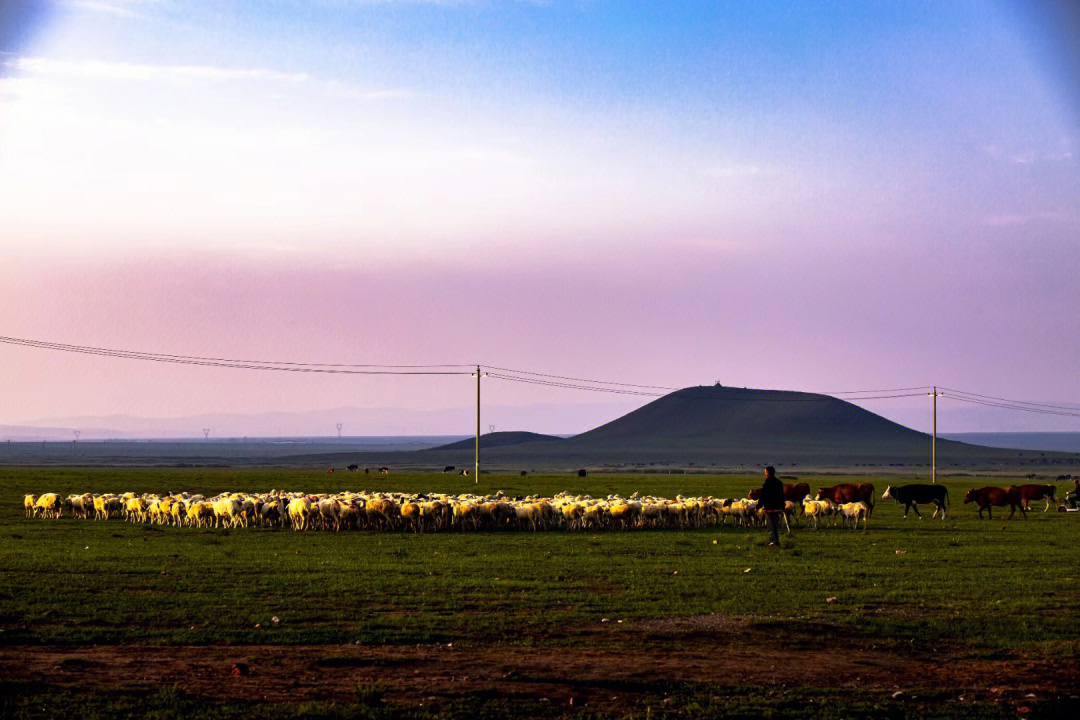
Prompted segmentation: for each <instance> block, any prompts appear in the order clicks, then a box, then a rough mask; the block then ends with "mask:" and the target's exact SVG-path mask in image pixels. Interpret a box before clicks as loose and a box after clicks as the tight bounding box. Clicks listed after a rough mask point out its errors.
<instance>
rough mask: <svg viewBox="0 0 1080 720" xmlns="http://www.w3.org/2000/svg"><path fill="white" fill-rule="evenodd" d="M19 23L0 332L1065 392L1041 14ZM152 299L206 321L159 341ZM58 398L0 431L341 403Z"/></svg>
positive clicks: (805, 7)
mask: <svg viewBox="0 0 1080 720" xmlns="http://www.w3.org/2000/svg"><path fill="white" fill-rule="evenodd" d="M31 5H36V6H38V7H40V8H43V9H44V12H42V13H41V15H40V19H41V22H39V23H37V27H36V28H35V31H34V32H33V33H27V34H20V35H19V36H16V35H15V34H12V33H10V32H5V33H4V34H2V35H0V51H2V52H3V53H4V54H3V55H0V64H2V65H0V226H3V227H4V228H5V233H4V235H3V237H2V238H0V256H2V259H3V261H4V262H3V266H2V268H3V269H2V270H0V273H3V276H2V277H0V279H3V280H4V281H5V282H4V283H2V286H3V287H5V288H6V291H5V294H4V295H3V297H0V300H2V301H3V303H2V305H0V306H2V307H5V308H7V310H5V313H6V314H5V315H4V316H3V317H2V318H0V321H2V323H0V324H3V325H4V326H5V327H6V328H9V329H8V330H7V333H8V334H10V335H23V336H27V337H42V338H46V339H57V340H62V341H70V342H86V343H87V344H98V345H104V346H110V345H112V346H119V347H146V346H150V349H159V350H162V351H165V352H169V351H176V352H190V353H192V354H202V353H204V352H209V353H212V354H217V355H226V356H227V355H239V356H252V355H253V354H255V355H258V354H259V353H262V354H264V355H271V356H275V357H281V356H282V355H286V356H293V357H299V358H301V359H307V358H309V357H311V356H312V353H314V354H316V355H320V356H321V355H322V354H323V353H326V354H329V355H335V356H336V355H341V356H342V357H343V358H344V359H348V360H353V361H356V362H362V361H367V360H370V361H374V362H394V361H419V362H427V361H435V362H439V361H443V360H446V358H443V357H442V354H443V353H444V352H447V354H453V355H454V359H451V360H450V361H454V362H456V361H458V359H457V358H458V357H459V355H460V354H461V353H459V352H458V351H457V350H456V348H462V347H463V348H469V351H468V352H467V353H464V354H466V355H468V356H469V357H468V358H467V361H472V360H473V357H472V356H473V355H474V354H479V355H481V356H482V358H481V359H482V360H484V361H486V362H491V363H493V364H503V365H509V366H513V367H523V368H527V369H539V370H544V371H551V372H556V373H564V374H570V375H584V376H598V377H605V378H607V377H611V378H613V379H627V380H630V381H645V382H657V383H661V384H674V385H682V384H692V383H696V382H711V381H712V380H714V379H716V378H717V377H721V378H725V379H727V380H728V381H729V382H730V384H738V385H744V384H745V385H759V386H765V387H795V388H804V389H827V388H836V387H851V388H852V389H856V388H859V387H877V386H883V387H890V386H893V385H909V384H925V383H932V382H939V383H940V384H947V385H949V384H951V385H952V386H954V387H961V388H965V389H971V390H974V391H985V392H989V393H991V394H995V393H997V394H1003V395H1006V396H1020V397H1026V398H1031V399H1040V400H1065V401H1071V400H1078V399H1080V387H1078V386H1077V379H1076V376H1075V372H1074V368H1075V359H1076V357H1077V356H1078V355H1080V325H1078V323H1080V319H1078V318H1080V313H1078V312H1077V309H1078V308H1077V305H1078V301H1077V294H1076V291H1075V287H1076V280H1075V269H1076V267H1077V266H1078V265H1080V262H1077V261H1078V259H1080V248H1078V238H1080V211H1078V210H1077V208H1078V207H1080V165H1078V142H1080V105H1078V104H1077V97H1076V92H1075V83H1074V82H1070V80H1069V78H1074V77H1075V75H1074V74H1071V73H1072V70H1073V68H1074V67H1075V62H1074V61H1075V52H1072V51H1071V50H1069V47H1070V42H1071V43H1072V46H1075V38H1074V36H1073V35H1072V34H1071V33H1072V32H1073V29H1074V28H1075V27H1076V24H1075V22H1074V21H1075V19H1076V18H1075V16H1076V13H1069V12H1068V11H1067V10H1062V9H1061V8H1062V7H1064V6H1061V5H1059V4H1056V3H1053V2H1046V3H1036V4H1031V3H1008V2H950V3H929V2H928V3H906V2H889V3H876V2H866V3H822V2H815V3H768V2H730V3H729V2H725V3H704V2H694V3H630V2H544V3H528V2H494V1H492V2H392V1H387V2H349V1H348V0H341V1H329V0H328V1H327V2H311V3H300V2H275V3H255V2H250V3H243V2H237V3H209V2H207V3H185V2H178V1H173V0H81V1H71V2H56V3H28V4H26V5H25V6H23V7H25V8H29V7H30V6H31ZM12 17H13V16H12ZM9 25H11V26H13V23H9ZM1070 53H1072V54H1070ZM133 268H137V270H134V269H133ZM59 278H62V279H63V281H62V282H58V279H59ZM211 278H212V281H210V280H208V279H211ZM106 284H107V287H108V291H107V292H101V291H100V288H101V287H103V286H105V285H106ZM163 288H167V294H168V296H169V297H171V298H173V299H174V300H176V301H177V302H178V303H180V304H181V305H182V304H183V298H192V297H199V298H204V299H205V302H207V303H209V304H210V305H211V306H213V307H215V308H219V309H220V310H219V311H218V312H215V313H212V314H210V315H209V316H207V317H206V319H205V321H204V324H201V325H200V324H199V323H193V321H192V320H191V319H190V318H188V317H186V316H184V315H183V314H182V313H181V312H180V311H178V310H174V309H172V308H171V307H169V306H163V305H162V301H161V296H162V294H163V290H162V289H163ZM27 307H29V308H31V309H30V310H26V308H27ZM147 307H152V308H156V309H157V310H158V312H157V315H156V316H155V315H154V314H153V313H142V312H138V311H134V310H133V309H136V308H147ZM238 307H243V308H245V312H244V314H243V315H242V316H241V315H240V314H238V312H237V311H234V310H233V308H238ZM328 307H334V308H336V309H334V310H332V311H330V310H328V309H327V308H328ZM13 308H18V310H15V309H13ZM65 308H74V310H65ZM373 308H377V312H373ZM478 315H479V316H481V319H478V320H473V319H471V318H473V317H475V316H478ZM283 316H287V317H288V318H289V320H288V322H286V323H282V322H281V318H282V317H283ZM240 325H242V326H243V328H244V329H242V330H238V326H240ZM354 330H355V333H354V332H353V331H354ZM350 334H355V335H356V337H348V335H350ZM371 337H378V338H379V341H378V343H376V344H373V343H372V342H371V341H370V338H371ZM567 347H577V348H587V349H588V351H587V352H583V353H567V352H565V348H567ZM769 347H779V348H783V349H784V350H783V352H776V353H771V354H769V355H768V357H767V358H765V359H763V357H762V353H763V350H762V349H763V348H769ZM433 348H435V349H436V350H437V352H436V354H438V355H439V357H429V356H430V355H431V354H432V352H433ZM448 348H454V349H455V351H454V352H452V353H449V352H448V351H447V349H448ZM474 348H477V349H480V350H479V351H474V350H473V349H474ZM0 352H3V353H4V355H3V356H2V357H0V359H2V360H3V361H4V362H5V363H7V366H8V367H15V368H21V369H23V370H25V372H27V373H35V372H36V373H39V374H40V373H44V372H46V370H39V369H36V368H38V365H37V364H36V361H35V359H34V357H33V356H27V355H26V351H25V350H21V351H16V350H2V351H0ZM373 355H377V357H374V356H373ZM673 358H675V360H673ZM58 362H59V361H58ZM71 362H72V363H75V361H71ZM81 362H85V361H81ZM61 365H62V363H61ZM59 367H60V366H50V368H49V369H48V372H52V373H55V372H57V371H58V368H59ZM64 367H67V368H68V369H69V370H70V372H71V373H73V374H74V375H75V376H78V375H79V373H80V372H83V371H82V370H80V368H84V367H85V366H80V365H78V364H72V365H70V366H64ZM95 372H96V373H99V374H97V375H95V377H97V378H98V385H99V386H100V388H101V389H100V391H98V392H95V393H90V394H73V393H71V392H68V391H65V388H63V387H62V386H59V387H56V389H55V390H53V391H50V392H48V393H45V394H40V393H37V394H35V393H33V392H30V391H29V390H27V391H26V392H24V393H23V394H22V395H21V396H20V397H19V399H18V401H17V402H16V403H15V405H16V410H17V411H16V412H14V413H13V418H14V417H18V418H28V417H35V416H36V417H45V416H53V417H55V416H58V415H63V414H102V413H103V412H104V411H106V410H107V411H112V412H126V413H132V414H140V413H141V414H147V415H158V416H161V415H170V414H172V415H176V414H184V413H196V412H204V411H260V410H265V409H286V410H306V409H311V408H316V407H335V406H338V405H340V402H338V395H337V393H338V391H337V390H335V389H334V388H332V387H330V386H328V385H325V384H324V385H319V384H317V383H316V384H310V383H307V384H305V383H299V382H298V384H296V385H293V386H291V387H292V389H291V390H289V391H288V393H287V397H284V398H283V395H282V391H281V390H280V387H279V386H277V385H273V384H261V383H264V382H268V381H261V380H244V381H242V382H240V383H237V382H236V379H235V378H233V377H230V376H229V375H228V374H227V373H226V374H225V375H220V374H217V375H215V374H206V373H205V371H204V372H203V374H202V375H200V374H198V373H196V374H194V375H191V374H183V373H181V374H180V375H177V376H175V377H172V376H169V378H167V379H164V380H163V379H162V376H161V375H156V374H155V373H156V372H160V371H157V370H154V371H151V370H133V369H132V368H130V367H120V368H113V369H110V368H108V367H102V368H100V369H98V370H95ZM42 377H44V376H42ZM121 383H127V384H132V383H134V385H133V386H132V387H126V388H123V390H122V391H121V390H120V389H118V385H119V384H121ZM194 385H205V386H206V387H208V388H211V389H213V391H211V392H208V393H207V394H206V395H205V396H193V395H192V394H191V393H190V388H191V387H192V386H194ZM67 390H70V388H68V389H67ZM432 396H433V389H432V388H431V387H428V386H426V385H424V384H423V383H418V384H416V385H415V386H414V389H409V388H408V387H397V386H392V385H384V386H378V387H374V386H373V387H365V388H363V392H361V393H359V395H358V397H357V401H356V402H357V403H360V404H363V403H367V404H371V405H395V406H402V405H404V406H410V407H411V406H413V405H416V406H419V405H422V404H423V403H425V402H427V401H429V400H430V398H431V397H432ZM455 398H456V395H454V396H447V397H446V398H445V399H443V400H440V402H442V403H443V404H454V403H456V402H457V400H456V399H455ZM581 399H582V398H580V397H577V396H575V397H568V398H565V399H564V398H562V397H561V396H560V397H554V396H551V395H550V393H546V394H545V393H541V392H540V391H538V390H536V389H533V388H528V387H523V388H508V389H506V390H505V392H504V396H503V397H501V398H499V400H500V401H503V402H505V403H507V404H514V403H534V402H576V401H580V400H581ZM215 403H217V404H222V405H225V407H219V406H217V405H215ZM283 403H284V406H282V404H283ZM919 412H920V413H921V412H922V411H921V409H920V410H919ZM1054 427H1060V425H1055V426H1054ZM983 429H985V428H983ZM1003 429H1007V428H1003Z"/></svg>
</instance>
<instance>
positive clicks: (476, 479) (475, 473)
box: [473, 365, 480, 485]
mask: <svg viewBox="0 0 1080 720" xmlns="http://www.w3.org/2000/svg"><path fill="white" fill-rule="evenodd" d="M473 482H474V483H476V484H477V485H479V484H480V366H479V365H477V366H476V465H475V466H474V467H473Z"/></svg>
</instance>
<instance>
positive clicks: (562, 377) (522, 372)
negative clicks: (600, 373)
mask: <svg viewBox="0 0 1080 720" xmlns="http://www.w3.org/2000/svg"><path fill="white" fill-rule="evenodd" d="M485 367H487V368H489V369H491V370H502V371H503V372H509V373H514V374H516V375H531V376H535V377H541V378H554V379H556V380H569V381H572V382H579V383H592V384H593V385H617V386H620V387H630V388H642V389H648V390H678V389H679V388H677V387H669V386H667V385H636V384H634V383H624V382H611V381H607V380H586V379H585V378H575V377H566V376H565V375H552V374H550V373H538V372H530V371H528V370H514V369H513V368H504V367H496V366H495V365H486V366H485Z"/></svg>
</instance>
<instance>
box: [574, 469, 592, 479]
mask: <svg viewBox="0 0 1080 720" xmlns="http://www.w3.org/2000/svg"><path fill="white" fill-rule="evenodd" d="M588 474H589V471H588V470H586V469H585V468H581V469H580V470H578V471H577V476H578V477H585V476H586V475H588Z"/></svg>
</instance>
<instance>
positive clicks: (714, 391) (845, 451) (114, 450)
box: [0, 385, 1080, 469]
mask: <svg viewBox="0 0 1080 720" xmlns="http://www.w3.org/2000/svg"><path fill="white" fill-rule="evenodd" d="M589 408H590V411H591V413H592V416H595V415H597V414H599V413H598V411H597V408H596V406H589ZM548 410H550V408H543V409H542V410H537V406H531V407H528V408H510V407H502V408H498V407H496V408H486V409H485V411H484V412H485V417H487V418H494V417H499V416H500V413H507V415H506V416H507V417H513V418H515V422H514V424H515V425H516V424H524V423H525V422H527V418H528V417H529V413H530V412H547V411H548ZM409 412H410V411H361V410H355V409H353V410H348V409H339V410H337V411H320V412H319V413H311V414H308V415H291V414H287V413H280V414H271V415H267V416H258V417H260V418H261V419H262V422H263V425H262V426H261V427H262V428H263V429H264V431H265V430H267V429H269V428H271V427H278V428H279V432H278V433H276V435H277V436H278V437H281V438H289V437H290V436H295V435H301V434H302V433H290V432H288V430H289V429H290V428H292V427H293V425H291V423H296V422H312V421H313V420H318V421H319V422H321V423H323V424H324V425H325V424H327V422H326V421H327V418H330V417H339V418H344V419H343V420H340V422H342V423H343V432H345V433H346V434H348V435H354V434H357V433H356V431H355V430H354V428H355V427H357V426H360V427H362V428H363V427H366V426H365V425H364V423H368V422H370V423H376V427H377V428H378V429H381V430H382V431H383V432H382V433H381V434H382V435H384V436H385V435H386V434H387V433H386V432H385V431H386V429H387V422H386V421H387V420H388V418H389V417H395V418H396V419H398V420H402V419H406V417H405V416H404V415H401V414H396V415H395V414H394V413H409ZM387 413H390V414H389V415H388V414H387ZM455 413H460V415H461V417H460V418H456V421H455V424H456V425H457V426H458V427H461V428H462V430H464V432H460V433H459V434H458V436H457V437H459V438H460V437H461V436H462V435H465V434H466V433H467V432H469V431H470V430H471V429H472V428H473V427H475V417H474V416H472V415H471V413H469V412H468V411H464V410H462V411H457V410H451V411H432V412H430V413H415V412H412V413H411V416H409V417H408V418H407V419H408V420H409V423H408V424H406V425H405V426H404V427H403V433H402V435H405V434H406V432H405V431H404V430H405V429H406V428H407V429H408V430H409V431H411V432H408V433H407V434H409V435H421V434H422V433H418V432H416V431H415V428H417V427H427V426H426V425H425V423H442V422H445V421H446V419H447V416H448V415H447V414H449V415H454V414H455ZM213 418H214V419H216V420H217V421H218V422H220V423H226V426H227V423H229V422H238V423H239V422H243V423H244V427H245V428H246V429H247V431H248V433H250V434H251V435H252V437H251V439H250V440H248V439H245V441H244V442H243V443H242V446H241V445H240V444H236V443H234V442H231V441H229V440H227V439H225V438H222V437H221V434H222V433H221V429H220V428H221V425H214V424H212V423H211V421H210V420H211V418H210V417H209V416H208V417H206V418H186V419H183V421H175V420H173V421H154V420H146V421H142V420H139V419H134V418H115V417H113V418H80V419H78V420H80V421H85V422H80V424H79V426H80V427H83V428H86V429H84V430H83V434H82V437H81V442H80V443H79V444H78V447H73V448H70V449H66V450H65V449H64V448H63V447H61V446H60V444H59V443H58V444H57V447H56V448H53V449H51V450H50V449H48V448H45V447H40V448H32V447H28V446H25V444H23V445H24V447H22V448H20V447H18V446H17V445H13V446H11V447H5V448H3V450H2V451H0V461H4V462H20V463H27V462H34V458H36V457H38V456H41V457H42V458H45V457H46V456H47V457H48V458H49V461H50V462H56V463H60V462H70V459H71V457H74V454H75V453H76V450H77V451H78V455H79V457H80V458H81V460H82V461H87V462H90V461H91V460H92V459H94V461H100V462H105V461H108V460H110V459H111V460H114V461H120V462H122V461H125V459H126V460H130V461H135V460H137V459H138V461H140V462H141V461H142V459H146V458H152V457H154V453H155V452H157V453H159V455H161V456H162V457H167V458H172V459H177V460H181V459H182V460H184V461H187V460H197V459H198V458H202V459H203V461H207V462H209V461H212V460H213V459H219V460H222V461H228V462H230V463H235V462H244V463H258V462H261V461H265V460H268V459H269V458H273V459H274V462H277V463H283V464H297V465H308V464H315V465H345V464H348V463H351V462H362V463H367V462H372V463H374V462H377V463H379V464H394V465H397V466H399V467H418V468H420V467H437V468H441V467H442V466H443V465H444V464H462V465H466V464H469V462H470V461H471V460H472V453H473V450H474V447H475V440H474V439H473V438H466V439H463V440H459V441H456V442H451V443H449V444H446V439H440V438H432V437H430V436H435V435H439V434H440V433H439V432H436V431H431V432H428V433H426V435H427V436H429V437H428V438H426V439H421V438H416V441H415V442H397V443H395V442H387V441H386V439H385V437H384V438H383V439H371V438H369V439H364V438H356V437H352V438H349V437H346V438H343V439H341V440H339V439H338V438H336V437H333V434H332V433H325V432H324V433H323V438H322V439H321V440H318V439H311V440H310V441H300V442H293V441H291V440H290V441H288V442H267V441H258V440H257V439H256V437H255V435H256V434H255V433H254V432H252V427H253V426H252V425H251V416H213ZM159 422H163V423H165V425H164V426H163V427H166V428H169V427H176V423H178V422H182V423H183V424H184V425H185V426H186V427H192V426H194V428H195V431H194V432H189V433H187V434H186V437H187V438H188V439H187V440H186V441H184V442H181V443H177V442H172V443H171V444H170V443H168V442H162V443H160V445H161V449H160V450H155V449H154V448H153V447H150V445H151V443H139V442H134V441H130V440H123V439H118V438H116V436H115V434H114V435H112V436H110V435H105V434H104V433H106V432H112V433H117V432H128V433H131V432H139V431H141V432H143V433H148V434H149V432H150V431H151V430H154V429H157V431H158V433H159V436H160V433H162V426H158V425H156V423H159ZM580 422H581V418H580V417H578V418H576V419H575V420H574V421H573V424H579V423H580ZM275 423H277V425H275ZM568 424H569V423H568ZM200 425H202V426H204V427H213V428H214V431H213V435H212V437H211V438H210V440H209V441H207V442H205V443H200V442H192V440H193V439H194V440H199V439H201V437H200V436H201V433H199V431H198V428H199V427H200ZM118 426H119V427H121V428H123V429H122V430H111V429H110V430H109V431H105V430H102V431H98V432H100V433H102V436H101V437H103V438H104V439H106V440H112V441H110V442H106V443H101V442H98V443H96V445H91V444H89V443H88V441H91V440H93V439H95V436H94V432H93V431H92V430H91V428H94V427H108V428H115V427H118ZM227 427H228V426H227ZM439 427H442V426H441V425H439ZM344 428H348V430H344ZM5 431H7V433H8V434H7V437H8V438H10V439H12V440H15V441H18V440H20V439H22V440H32V439H54V440H63V441H71V440H73V433H72V430H71V429H70V427H69V428H63V427H62V426H60V424H59V423H55V424H49V425H47V426H43V427H37V428H25V427H21V428H0V440H2V439H5V438H4V432H5ZM34 433H41V434H42V435H44V436H45V437H35V436H34ZM266 434H272V433H269V432H267V433H266ZM359 434H365V433H364V432H363V431H361V433H359ZM366 434H370V435H377V434H379V433H376V432H370V431H368V432H367V433H366ZM442 434H443V435H445V434H446V433H442ZM49 435H52V436H53V437H48V436H49ZM1012 435H1013V437H1011V438H1007V439H1006V440H1005V441H1003V442H1002V443H1001V444H1002V445H1003V446H1005V445H1008V446H1009V447H987V446H986V445H985V444H983V443H987V442H993V441H994V439H995V438H994V436H986V435H975V436H965V437H963V438H961V439H962V440H972V441H977V442H960V441H957V440H956V439H946V438H944V437H939V439H938V445H937V451H938V461H939V466H941V467H943V468H944V467H950V466H951V467H975V466H978V467H991V466H994V465H1003V466H1004V465H1008V466H1015V465H1018V464H1027V463H1031V462H1037V463H1043V464H1061V463H1072V464H1080V455H1076V454H1073V455H1067V454H1064V453H1060V452H1055V448H1054V447H1051V446H1049V445H1047V444H1046V443H1042V444H1038V443H1035V441H1034V440H1030V439H1029V442H1032V443H1035V444H1034V446H1033V447H1031V448H1028V449H1024V447H1023V445H1021V444H1020V439H1018V436H1017V434H1012ZM138 436H139V435H136V437H138ZM143 436H144V437H145V435H143ZM101 437H99V438H98V439H101ZM183 437H184V436H183V435H174V436H173V438H174V440H182V439H183ZM447 439H449V438H447ZM1060 441H1061V438H1058V440H1057V441H1056V442H1060ZM66 444H69V445H72V446H75V445H76V444H75V443H71V442H67V443H66ZM480 445H481V451H482V452H481V456H482V460H483V462H482V464H483V465H484V466H485V467H488V468H502V469H513V468H534V467H547V468H568V467H575V466H577V467H581V466H593V467H624V468H626V467H629V468H632V467H645V466H650V465H660V466H669V467H690V466H697V467H700V468H707V467H716V468H738V467H741V468H747V467H754V466H760V465H763V464H770V463H771V464H774V465H785V466H795V465H801V466H813V467H860V466H874V467H881V466H885V465H887V466H898V467H925V466H926V465H927V464H928V461H929V454H930V437H929V436H928V435H927V434H925V433H922V432H919V431H916V430H913V429H911V428H908V427H905V426H903V425H900V424H898V423H895V422H893V421H891V420H888V419H886V418H884V417H882V416H880V415H877V414H875V413H872V412H870V411H869V410H866V409H864V408H862V407H859V406H857V405H854V404H852V403H850V402H846V401H844V400H840V399H837V398H835V397H831V396H828V395H820V394H814V393H803V392H791V391H776V390H757V389H747V388H732V387H722V386H719V385H716V386H699V387H689V388H684V389H681V390H678V391H675V392H672V393H670V394H668V395H665V396H663V397H660V398H657V399H656V400H653V401H652V402H650V403H648V404H646V405H644V406H642V407H638V408H636V409H631V410H630V411H629V412H625V413H624V414H621V413H620V414H617V415H616V417H615V419H613V420H612V419H610V417H608V418H604V420H603V421H601V422H597V423H594V426H593V427H592V429H589V430H586V431H585V432H582V433H580V434H578V435H574V436H571V437H559V436H556V435H554V434H541V433H538V432H532V431H517V430H514V431H495V432H489V433H486V434H484V435H482V436H481V439H480ZM1058 447H1059V448H1061V449H1068V448H1067V447H1061V446H1060V445H1059V446H1058Z"/></svg>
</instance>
